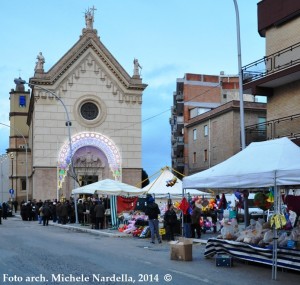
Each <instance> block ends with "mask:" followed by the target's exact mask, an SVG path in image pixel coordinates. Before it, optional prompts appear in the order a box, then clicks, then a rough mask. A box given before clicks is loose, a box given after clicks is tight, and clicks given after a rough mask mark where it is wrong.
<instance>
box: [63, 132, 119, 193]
mask: <svg viewBox="0 0 300 285" xmlns="http://www.w3.org/2000/svg"><path fill="white" fill-rule="evenodd" d="M71 142H72V152H73V153H72V155H74V153H75V152H76V151H77V150H78V149H80V148H82V147H84V146H94V147H97V148H98V149H100V150H102V151H103V153H104V154H105V155H106V157H107V160H108V164H109V168H110V170H111V172H112V174H113V176H114V178H115V179H116V180H121V174H122V173H121V170H122V168H121V155H120V152H119V150H118V148H117V146H116V145H115V143H114V142H113V141H112V140H111V139H109V138H108V137H106V136H104V135H102V134H100V133H95V132H81V133H78V134H76V135H74V136H73V137H72V138H71ZM71 158H72V157H71V149H70V145H69V142H66V143H65V144H64V145H63V146H62V147H61V149H60V152H59V154H58V171H59V175H58V176H59V179H58V188H62V183H63V182H64V179H65V177H66V175H67V171H68V169H69V166H70V164H71Z"/></svg>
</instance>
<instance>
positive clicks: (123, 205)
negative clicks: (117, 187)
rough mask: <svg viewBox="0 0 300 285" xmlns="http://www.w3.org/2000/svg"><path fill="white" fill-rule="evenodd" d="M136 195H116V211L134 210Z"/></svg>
mask: <svg viewBox="0 0 300 285" xmlns="http://www.w3.org/2000/svg"><path fill="white" fill-rule="evenodd" d="M137 200H138V197H122V196H118V197H117V213H122V212H124V211H126V212H129V211H134V209H135V207H136V203H137Z"/></svg>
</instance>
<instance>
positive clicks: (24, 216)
mask: <svg viewBox="0 0 300 285" xmlns="http://www.w3.org/2000/svg"><path fill="white" fill-rule="evenodd" d="M21 217H22V220H23V221H28V213H27V206H26V203H25V202H24V203H23V204H22V205H21Z"/></svg>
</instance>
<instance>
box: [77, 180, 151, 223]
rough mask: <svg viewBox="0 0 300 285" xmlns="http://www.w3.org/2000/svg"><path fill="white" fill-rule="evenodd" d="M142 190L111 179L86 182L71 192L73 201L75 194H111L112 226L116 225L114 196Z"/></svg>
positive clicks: (133, 194) (138, 193) (142, 191)
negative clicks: (86, 183)
mask: <svg viewBox="0 0 300 285" xmlns="http://www.w3.org/2000/svg"><path fill="white" fill-rule="evenodd" d="M144 192H145V191H144V190H142V189H140V188H137V187H135V186H132V185H129V184H126V183H122V182H120V181H117V180H112V179H104V180H100V181H98V182H95V183H92V184H88V185H85V186H82V187H79V188H76V189H73V190H72V194H73V195H75V201H76V195H77V194H102V195H111V198H110V208H111V221H112V225H113V227H116V226H117V223H118V219H117V201H116V200H117V199H116V196H127V197H135V196H139V195H141V194H143V193H144ZM76 215H77V208H76ZM76 220H77V218H76Z"/></svg>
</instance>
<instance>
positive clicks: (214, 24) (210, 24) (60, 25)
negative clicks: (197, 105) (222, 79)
mask: <svg viewBox="0 0 300 285" xmlns="http://www.w3.org/2000/svg"><path fill="white" fill-rule="evenodd" d="M237 2H238V7H239V16H240V31H241V47H242V65H243V66H244V65H246V64H249V63H251V62H254V61H256V60H258V59H260V58H262V57H263V56H264V52H265V42H264V39H263V38H261V37H260V36H259V34H258V32H257V2H259V1H258V0H247V1H245V0H237ZM92 6H95V8H96V9H97V10H96V11H95V22H94V28H95V29H97V30H98V35H99V36H100V39H101V41H102V42H103V44H104V45H105V46H106V47H107V48H108V49H109V50H110V52H111V53H112V54H113V55H114V57H115V58H116V59H117V60H118V62H119V63H120V64H121V65H122V66H123V67H124V68H125V70H126V71H127V72H128V73H129V74H130V75H132V72H133V63H132V62H133V59H134V58H137V59H138V60H139V63H140V65H141V66H142V78H143V82H144V83H147V84H148V87H147V89H146V90H145V92H144V95H143V118H142V129H143V168H144V169H145V170H146V172H147V173H148V175H149V176H152V175H153V174H154V173H156V172H158V171H159V170H160V168H162V167H164V166H166V165H168V166H171V157H170V156H171V141H170V125H169V118H170V114H171V113H170V107H171V105H172V96H173V92H174V91H175V89H176V79H177V78H182V77H184V74H185V73H200V74H201V73H203V74H213V75H218V74H219V73H220V71H224V72H225V74H230V75H233V74H238V62H237V40H236V14H235V7H234V2H233V0H210V1H205V0H184V1H183V0H94V1H90V0H51V1H50V0H49V1H41V0H26V1H25V0H2V1H1V3H0V38H1V48H0V51H1V52H0V106H1V108H0V123H3V124H9V118H8V115H9V92H10V90H11V89H12V88H14V87H15V85H14V83H13V80H14V78H16V77H19V76H21V77H22V78H23V79H25V80H28V79H29V78H30V77H32V76H33V72H34V67H35V62H36V56H37V54H38V53H39V52H40V51H41V52H43V55H44V56H45V59H46V63H45V65H44V69H45V70H46V71H48V70H49V69H50V68H51V67H52V66H53V65H54V64H55V63H56V62H57V61H58V60H59V59H60V58H61V57H62V56H63V55H64V54H65V53H66V52H67V51H68V50H69V49H70V48H71V47H72V46H73V44H74V43H75V42H76V41H77V40H78V39H79V36H80V34H81V31H82V28H84V27H85V21H84V12H85V10H87V9H88V8H90V7H92ZM8 136H9V128H8V127H4V126H1V125H0V137H1V140H0V154H2V153H5V150H6V148H7V147H8Z"/></svg>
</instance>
